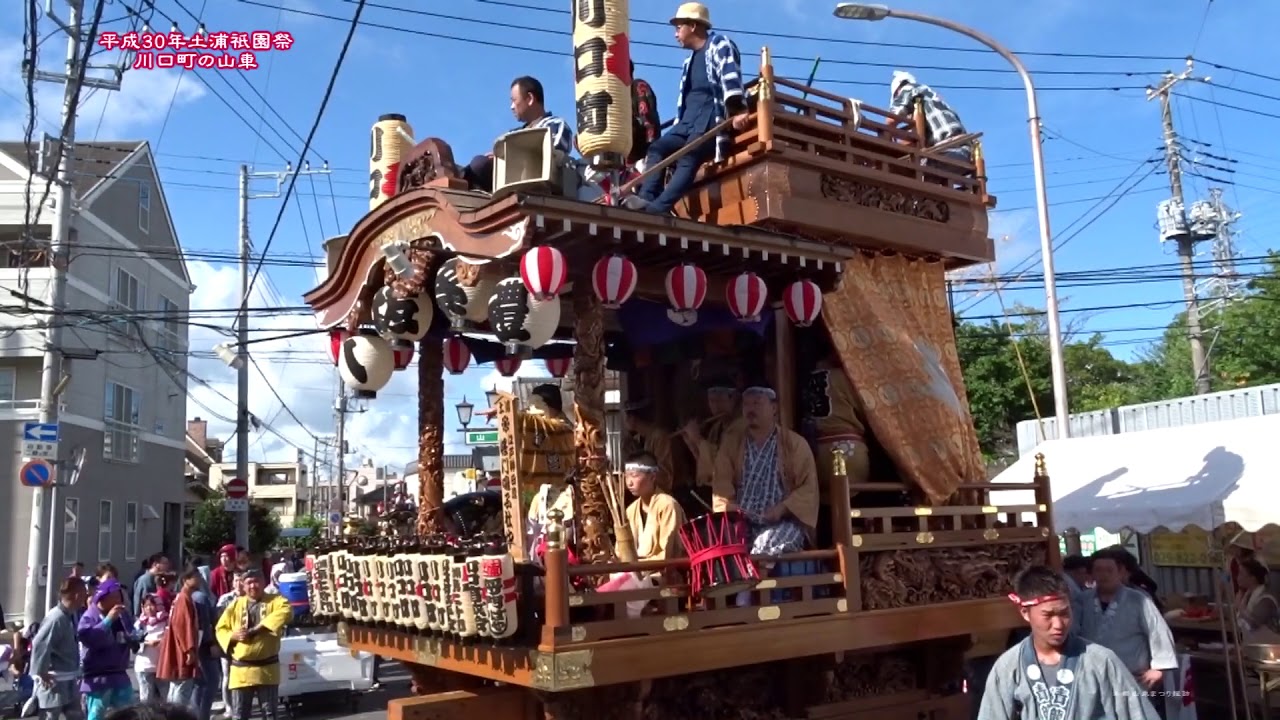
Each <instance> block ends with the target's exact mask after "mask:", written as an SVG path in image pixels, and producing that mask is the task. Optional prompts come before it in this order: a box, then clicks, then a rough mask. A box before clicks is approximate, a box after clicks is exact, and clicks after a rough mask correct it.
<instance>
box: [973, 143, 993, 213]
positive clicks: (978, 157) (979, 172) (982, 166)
mask: <svg viewBox="0 0 1280 720" xmlns="http://www.w3.org/2000/svg"><path fill="white" fill-rule="evenodd" d="M973 175H974V177H975V178H976V179H977V181H978V194H979V196H980V197H981V198H982V204H983V205H989V204H991V195H989V194H988V193H987V159H986V157H984V156H983V154H982V141H977V142H975V143H974V144H973Z"/></svg>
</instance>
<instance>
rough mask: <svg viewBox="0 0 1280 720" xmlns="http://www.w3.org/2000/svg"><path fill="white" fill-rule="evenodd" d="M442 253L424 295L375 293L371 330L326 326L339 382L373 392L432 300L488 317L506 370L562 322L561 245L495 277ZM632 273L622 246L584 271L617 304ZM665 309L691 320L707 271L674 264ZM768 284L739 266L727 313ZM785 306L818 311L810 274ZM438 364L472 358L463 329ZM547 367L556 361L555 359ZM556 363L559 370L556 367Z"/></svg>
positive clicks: (409, 356)
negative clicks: (465, 269) (467, 276)
mask: <svg viewBox="0 0 1280 720" xmlns="http://www.w3.org/2000/svg"><path fill="white" fill-rule="evenodd" d="M458 262H460V261H454V262H446V263H445V264H444V265H443V266H442V267H441V268H440V270H439V271H438V272H437V273H436V279H435V283H434V286H433V295H434V302H432V299H431V298H427V297H424V296H416V297H412V298H397V297H395V295H394V294H393V292H392V290H391V288H390V287H384V288H381V289H379V290H378V291H377V293H375V294H374V298H373V303H372V305H371V307H370V320H371V322H372V325H373V331H371V332H361V333H358V334H356V335H346V334H344V333H340V332H335V333H333V334H331V341H330V342H331V348H330V351H331V352H332V354H333V358H334V362H335V363H337V365H338V367H339V372H340V374H341V375H342V378H343V381H344V382H346V384H347V385H349V386H350V387H352V388H354V389H356V390H358V391H361V392H366V393H373V392H377V391H378V390H379V389H381V388H382V387H383V386H385V385H386V384H387V383H388V382H390V380H391V375H392V373H393V372H395V371H396V370H403V369H404V368H407V367H408V366H409V363H411V362H412V360H413V343H415V342H417V341H419V340H421V339H422V338H424V337H426V334H427V332H428V331H429V330H430V328H431V322H432V319H433V316H434V314H435V307H436V306H439V308H440V309H441V311H443V312H444V313H445V315H446V316H447V317H448V318H449V320H450V324H451V326H452V328H453V329H454V330H455V331H458V332H461V331H462V330H463V329H465V328H466V327H467V325H468V324H469V323H474V324H478V323H482V322H484V321H485V320H488V323H489V329H490V330H491V331H492V332H493V334H494V336H495V337H497V339H498V340H499V342H501V343H503V345H505V346H506V349H507V352H508V356H507V357H505V358H503V359H502V360H499V361H498V362H499V366H498V370H499V372H501V373H502V374H503V375H504V376H508V377H510V376H512V375H514V374H515V373H516V371H517V370H519V367H520V363H521V359H520V354H519V353H520V349H521V348H529V349H537V348H539V347H541V346H543V345H545V344H546V343H547V342H548V341H550V340H551V338H552V337H553V336H554V335H555V332H556V330H557V328H558V327H559V325H560V293H561V292H562V291H563V290H564V287H565V285H566V284H567V282H568V265H567V263H566V262H565V258H564V254H563V253H561V252H560V251H559V250H558V249H556V248H554V247H550V246H547V245H543V246H539V247H535V248H532V249H530V250H529V251H527V252H526V253H525V254H524V256H523V257H522V258H521V259H520V275H519V276H518V277H509V278H505V279H502V280H497V281H494V280H492V279H491V278H485V277H484V276H483V275H481V276H480V277H479V278H478V279H477V280H476V282H474V283H471V284H465V283H463V282H461V280H460V278H459V277H458V268H457V263H458ZM638 283H639V273H638V271H637V269H636V266H635V263H633V262H631V260H629V259H627V258H626V257H625V256H623V255H610V256H607V257H604V258H601V259H600V260H598V261H597V262H596V264H595V266H594V267H593V268H592V272H591V287H592V291H593V292H595V294H596V296H597V297H598V298H599V299H600V301H601V302H602V303H603V304H604V306H605V307H606V308H608V309H617V308H619V307H621V306H622V305H623V304H624V303H625V302H627V300H629V299H630V298H631V296H632V295H633V294H634V293H635V290H636V287H637V285H638ZM665 284H666V294H667V301H668V302H669V303H670V305H671V307H670V309H669V310H668V311H667V315H668V317H669V318H670V319H671V320H672V322H675V323H676V324H678V325H682V326H686V327H687V326H691V325H693V324H694V323H695V322H697V318H698V310H699V308H701V307H702V304H703V302H705V300H706V296H707V274H706V272H704V271H703V270H702V268H699V267H698V266H697V265H694V264H693V263H681V264H680V265H678V266H676V267H674V268H671V269H670V270H668V271H667V275H666V283H665ZM768 294H769V289H768V286H767V285H766V283H765V281H764V280H763V279H762V278H761V277H760V276H759V275H756V274H755V273H751V272H744V273H741V274H739V275H737V276H735V277H734V278H733V279H731V280H730V282H729V283H728V285H727V286H726V287H725V301H726V303H727V304H728V306H729V310H730V312H731V313H733V315H734V317H736V318H737V319H739V320H741V321H743V322H757V321H759V319H760V315H761V313H762V312H763V311H764V309H765V306H766V305H767V303H768ZM782 301H783V308H784V310H785V312H786V314H787V316H788V318H790V320H791V322H793V323H795V324H796V325H799V326H801V327H805V326H808V325H811V324H813V322H815V321H816V320H817V319H818V316H819V314H820V313H821V312H822V291H821V289H820V288H819V287H818V285H817V284H816V283H814V282H813V281H811V280H797V281H795V282H793V283H791V284H790V285H788V286H787V287H786V289H785V290H784V291H783V295H782ZM448 342H449V344H447V345H446V348H445V349H446V352H445V367H446V369H448V370H449V372H450V373H453V374H455V375H456V374H459V373H461V372H463V370H465V369H466V367H467V366H468V365H469V364H470V362H471V353H470V351H469V350H467V348H466V345H465V341H463V340H462V339H461V338H460V337H454V338H450V339H449V341H448ZM547 362H548V368H547V369H548V371H550V372H551V373H552V374H553V375H554V376H555V377H563V376H564V374H565V372H567V370H568V361H567V360H565V361H564V364H563V365H562V366H561V365H559V364H558V363H559V361H555V360H548V361H547ZM553 366H554V367H553ZM557 370H558V371H559V374H557Z"/></svg>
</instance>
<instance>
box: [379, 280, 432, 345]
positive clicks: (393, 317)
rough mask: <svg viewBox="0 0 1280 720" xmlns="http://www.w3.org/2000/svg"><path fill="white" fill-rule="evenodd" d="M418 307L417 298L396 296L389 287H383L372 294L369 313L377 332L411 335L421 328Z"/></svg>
mask: <svg viewBox="0 0 1280 720" xmlns="http://www.w3.org/2000/svg"><path fill="white" fill-rule="evenodd" d="M418 309H419V308H418V301H417V299H415V298H397V297H395V296H394V295H392V293H391V288H389V287H384V288H382V289H381V290H379V291H378V292H377V293H375V294H374V296H373V305H372V307H370V308H369V315H370V317H371V318H372V319H373V326H374V327H376V328H377V329H378V332H379V333H389V334H391V335H410V336H412V335H417V334H418V333H419V331H420V330H421V328H420V327H419V326H418Z"/></svg>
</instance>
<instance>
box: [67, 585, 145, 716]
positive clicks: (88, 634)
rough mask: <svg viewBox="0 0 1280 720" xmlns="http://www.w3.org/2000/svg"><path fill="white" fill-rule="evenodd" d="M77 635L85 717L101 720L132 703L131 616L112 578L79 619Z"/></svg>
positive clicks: (94, 596) (99, 589) (101, 587)
mask: <svg viewBox="0 0 1280 720" xmlns="http://www.w3.org/2000/svg"><path fill="white" fill-rule="evenodd" d="M77 637H78V639H79V640H80V645H81V647H82V649H83V654H82V659H81V665H82V667H83V670H84V675H83V677H84V679H83V680H82V681H81V683H80V692H82V693H83V694H84V696H85V706H86V709H87V710H88V718H87V720H102V718H103V716H105V715H106V714H107V713H108V712H110V711H112V710H115V709H117V708H122V707H127V706H128V705H131V704H132V703H133V702H134V697H133V683H131V682H130V681H129V675H128V669H129V648H130V642H131V640H132V637H133V618H132V617H130V616H129V611H128V609H127V608H126V607H125V604H124V592H123V590H121V588H120V583H119V582H117V581H115V580H104V581H103V582H102V584H100V585H99V586H98V590H97V592H95V593H94V594H93V601H92V602H90V603H89V607H88V609H86V610H85V613H84V616H83V617H81V618H80V627H79V632H78V633H77Z"/></svg>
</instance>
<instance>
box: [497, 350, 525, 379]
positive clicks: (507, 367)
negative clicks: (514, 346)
mask: <svg viewBox="0 0 1280 720" xmlns="http://www.w3.org/2000/svg"><path fill="white" fill-rule="evenodd" d="M522 362H523V360H522V359H521V358H520V356H519V355H507V356H505V357H500V358H498V359H497V360H495V361H494V362H493V366H494V367H495V368H497V370H498V374H499V375H501V376H502V377H515V374H516V373H517V372H519V371H520V365H521V363H522Z"/></svg>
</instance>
